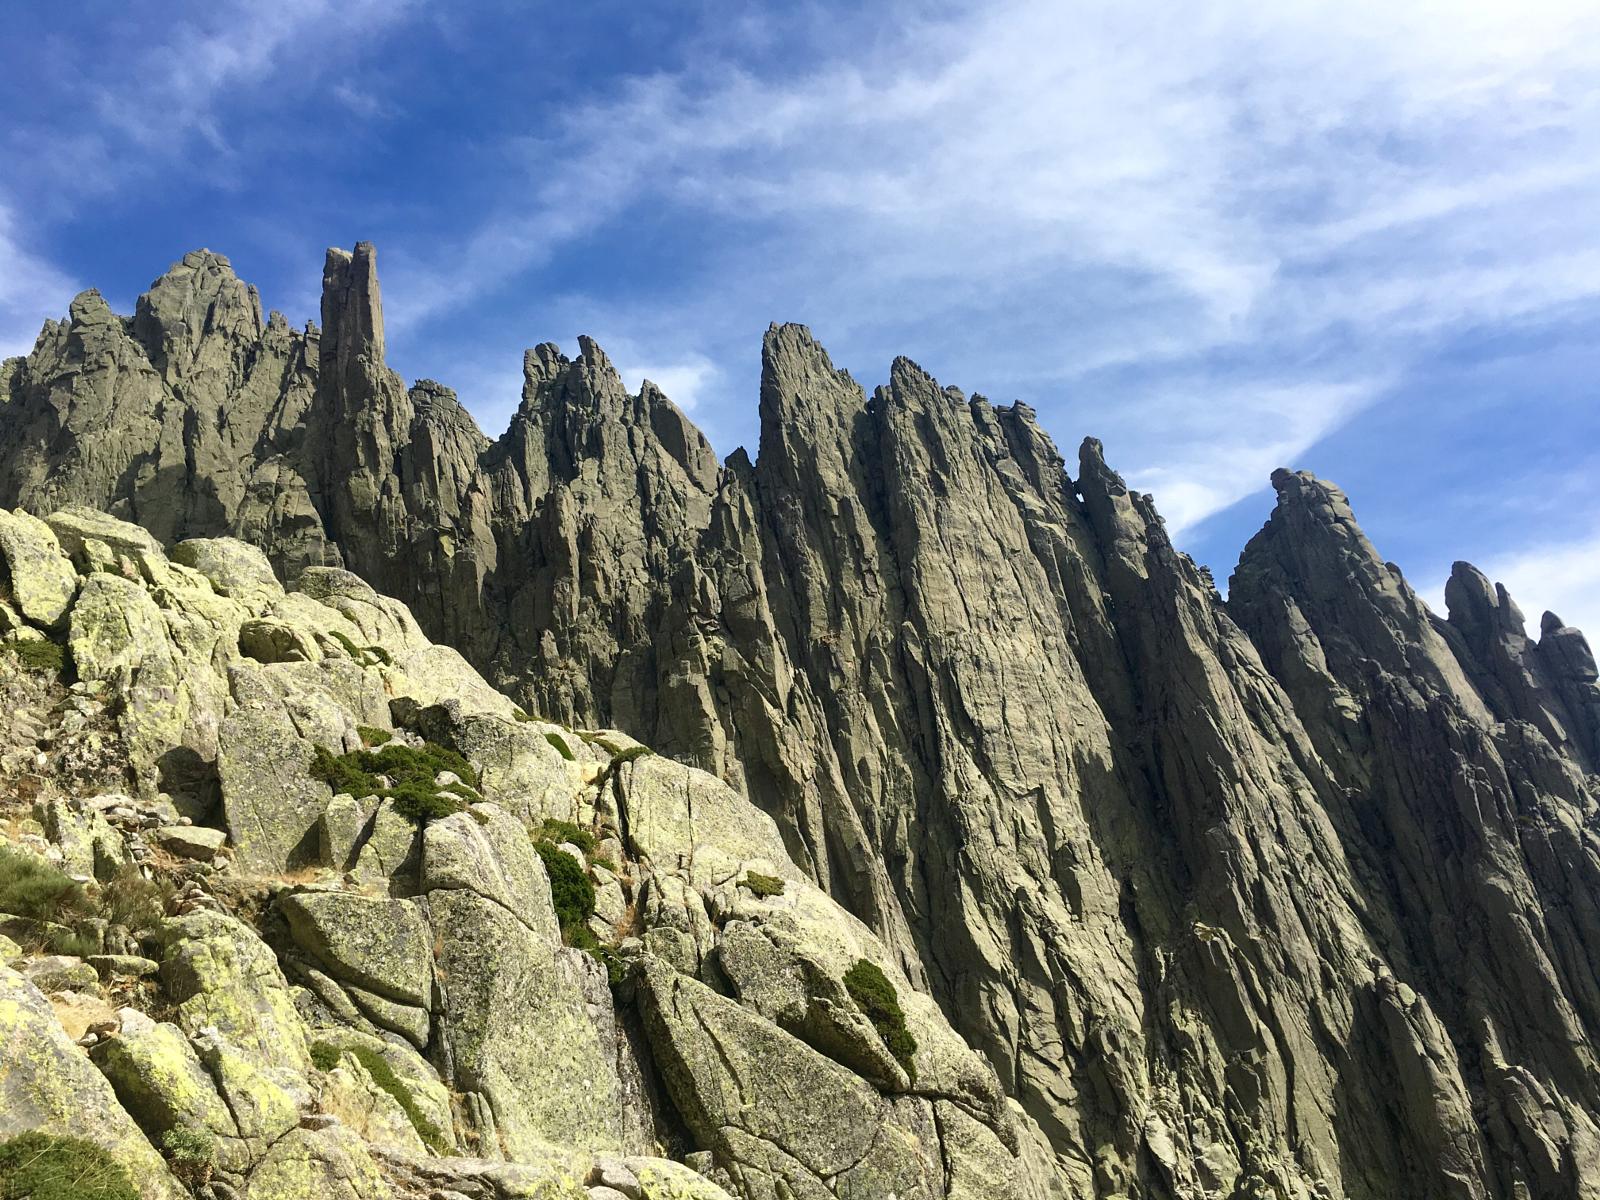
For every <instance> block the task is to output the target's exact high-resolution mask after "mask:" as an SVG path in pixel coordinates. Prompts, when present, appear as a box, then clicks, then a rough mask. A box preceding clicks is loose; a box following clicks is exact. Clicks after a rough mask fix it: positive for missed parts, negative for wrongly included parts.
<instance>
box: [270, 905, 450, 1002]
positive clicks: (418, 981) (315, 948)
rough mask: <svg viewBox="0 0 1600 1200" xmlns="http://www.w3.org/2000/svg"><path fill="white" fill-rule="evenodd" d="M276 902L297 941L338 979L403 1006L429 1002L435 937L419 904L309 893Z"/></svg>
mask: <svg viewBox="0 0 1600 1200" xmlns="http://www.w3.org/2000/svg"><path fill="white" fill-rule="evenodd" d="M278 904H279V907H280V908H281V909H282V910H283V914H284V916H285V917H287V918H288V921H289V928H290V930H291V931H292V932H293V934H294V936H295V940H296V941H298V942H299V943H300V945H301V946H303V947H304V948H305V949H306V950H308V951H309V952H310V953H311V954H313V955H314V956H315V957H316V958H317V959H318V961H319V962H321V963H322V964H323V966H324V967H325V968H326V969H327V970H328V971H329V972H330V973H331V974H333V975H334V976H335V977H336V978H340V979H344V980H347V981H348V982H350V983H352V984H355V985H357V986H359V987H361V988H364V989H366V990H368V991H373V992H377V993H378V994H380V995H383V996H386V997H388V998H389V999H391V1000H394V1001H397V1002H398V1003H401V1004H409V1005H413V1006H422V1007H427V1006H428V1005H429V1003H430V1002H431V1000H432V997H433V963H432V956H431V953H430V949H431V943H432V938H431V936H430V934H429V931H428V926H427V922H426V921H425V920H424V919H423V916H422V913H421V911H420V910H419V908H418V906H417V905H416V903H415V902H413V901H410V900H391V899H387V898H379V897H372V896H363V895H360V894H358V893H355V892H333V891H307V892H291V893H288V894H286V895H284V896H282V897H280V898H279V901H278Z"/></svg>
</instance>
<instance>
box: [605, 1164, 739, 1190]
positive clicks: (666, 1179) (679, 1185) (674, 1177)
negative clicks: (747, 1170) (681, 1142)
mask: <svg viewBox="0 0 1600 1200" xmlns="http://www.w3.org/2000/svg"><path fill="white" fill-rule="evenodd" d="M624 1165H625V1166H626V1167H627V1168H628V1170H629V1171H631V1172H632V1173H633V1176H634V1178H635V1179H637V1180H638V1183H639V1200H732V1198H731V1197H730V1196H729V1195H728V1193H727V1192H725V1191H723V1190H722V1188H720V1187H718V1186H717V1185H716V1184H714V1183H712V1182H711V1181H710V1180H709V1179H707V1178H706V1177H705V1176H703V1175H701V1174H699V1173H698V1172H696V1171H691V1170H690V1169H689V1168H688V1167H686V1166H684V1165H683V1164H682V1163H676V1162H673V1161H672V1160H671V1159H666V1158H629V1159H626V1160H624Z"/></svg>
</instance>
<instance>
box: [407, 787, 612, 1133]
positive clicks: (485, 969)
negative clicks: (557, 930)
mask: <svg viewBox="0 0 1600 1200" xmlns="http://www.w3.org/2000/svg"><path fill="white" fill-rule="evenodd" d="M456 819H458V818H451V820H456ZM466 819H467V820H469V821H470V820H471V818H470V817H467V818H466ZM428 907H429V912H430V914H431V917H432V922H433V929H434V934H435V937H436V939H437V946H438V952H437V955H436V962H437V964H438V973H439V989H440V992H441V993H442V1001H441V1008H440V1012H439V1021H440V1031H439V1036H440V1039H441V1041H442V1043H443V1045H444V1046H445V1048H446V1052H447V1054H448V1059H449V1061H450V1063H451V1064H452V1068H453V1079H452V1082H453V1085H454V1086H455V1087H456V1088H457V1089H458V1090H462V1091H473V1092H476V1093H478V1094H479V1095H481V1096H482V1097H483V1098H484V1100H485V1101H486V1103H487V1104H488V1105H489V1107H490V1109H491V1110H492V1112H493V1114H494V1123H495V1128H496V1130H497V1131H498V1135H499V1138H500V1141H501V1143H502V1144H503V1145H504V1147H505V1149H506V1151H507V1152H508V1154H509V1155H510V1157H511V1158H513V1159H519V1158H521V1157H522V1156H523V1154H524V1153H525V1152H528V1151H529V1150H530V1149H531V1148H533V1147H535V1146H536V1145H537V1143H539V1142H541V1141H543V1142H561V1143H567V1144H572V1145H577V1146H589V1147H594V1148H606V1147H615V1146H618V1145H619V1144H620V1142H621V1136H622V1134H621V1112H620V1107H619V1096H618V1093H619V1087H618V1082H617V1078H616V1069H615V1066H614V1065H613V1062H612V1059H611V1053H610V1051H609V1049H608V1048H607V1047H604V1046H602V1045H601V1044H600V1041H599V1037H598V1035H597V1033H596V1030H595V1027H594V1024H593V1023H592V1022H591V1021H590V1019H589V1017H588V1014H587V1011H586V1009H585V1004H584V994H583V988H582V984H581V981H580V979H579V977H578V976H577V974H576V972H575V970H574V968H573V967H572V966H571V965H570V964H569V963H568V962H567V961H566V959H565V955H564V952H563V951H562V950H561V945H560V942H559V940H557V939H555V938H553V937H552V936H550V934H549V932H548V931H546V930H544V929H540V928H537V927H533V926H530V925H529V924H528V923H527V922H525V921H524V920H523V919H522V918H521V916H520V915H519V910H513V909H507V908H505V907H504V906H502V905H501V904H499V903H497V902H496V901H494V900H492V899H489V898H487V897H485V896H482V895H479V894H478V893H476V892H473V891H470V890H467V889H465V888H440V889H437V890H434V891H430V892H429V893H428ZM545 912H546V915H545V916H544V917H543V919H542V921H541V922H540V923H541V924H544V923H546V922H549V921H550V918H549V916H548V908H547V909H546V910H545Z"/></svg>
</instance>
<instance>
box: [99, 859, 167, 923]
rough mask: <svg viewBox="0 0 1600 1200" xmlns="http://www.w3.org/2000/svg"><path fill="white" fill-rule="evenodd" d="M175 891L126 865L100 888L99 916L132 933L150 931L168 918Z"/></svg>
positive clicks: (118, 869) (165, 882) (160, 881)
mask: <svg viewBox="0 0 1600 1200" xmlns="http://www.w3.org/2000/svg"><path fill="white" fill-rule="evenodd" d="M175 890H176V889H174V888H173V886H172V884H171V883H170V882H169V881H167V880H165V879H160V880H157V879H146V878H145V877H144V875H143V873H142V872H140V870H139V868H138V867H136V866H134V865H133V864H132V863H126V864H124V865H123V866H121V867H118V868H117V873H116V874H115V875H113V876H112V877H111V878H110V879H108V880H106V882H104V883H102V884H101V885H100V894H99V896H98V897H97V901H96V902H97V905H98V907H99V909H100V915H101V916H103V917H105V919H106V920H107V921H109V922H111V924H113V925H121V926H123V927H125V928H126V929H128V930H130V931H131V932H133V933H139V932H140V931H142V930H145V929H149V928H151V927H152V926H153V925H155V924H156V922H158V921H160V920H161V919H162V918H163V917H165V916H166V915H167V903H168V901H170V900H171V899H172V894H173V892H174V891H175Z"/></svg>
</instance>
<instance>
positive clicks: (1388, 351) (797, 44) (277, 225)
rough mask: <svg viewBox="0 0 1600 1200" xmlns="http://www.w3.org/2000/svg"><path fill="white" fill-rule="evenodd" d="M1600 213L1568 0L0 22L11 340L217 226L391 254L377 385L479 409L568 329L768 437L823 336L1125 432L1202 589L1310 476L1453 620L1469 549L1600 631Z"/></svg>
mask: <svg viewBox="0 0 1600 1200" xmlns="http://www.w3.org/2000/svg"><path fill="white" fill-rule="evenodd" d="M863 7H866V8H868V9H869V10H870V11H866V12H863V11H861V9H862V8H863ZM575 10H576V11H575ZM1597 213H1600V6H1597V5H1595V4H1593V3H1592V2H1574V0H1565V2H1550V3H1544V2H1541V0H1525V2H1524V3H1521V4H1518V5H1515V6H1512V5H1505V4H1485V3H1474V2H1473V0H1456V2H1454V3H1432V2H1422V0H1389V2H1386V3H1369V2H1367V0H1347V2H1345V3H1338V4H1321V3H1304V4H1295V3H1284V2H1282V0H1275V2H1269V0H1220V2H1218V3H1215V4H1209V5H1191V6H1176V5H1170V4H1164V3H1142V2H1141V3H1132V2H1128V3H1114V4H1097V3H1081V4H1067V3H1061V2H1059V0H1056V2H1043V0H1017V2H1010V3H988V4H980V5H968V4H956V3H948V4H900V3H893V2H885V3H878V4H874V5H871V6H859V5H846V4H841V5H828V4H804V3H791V4H784V5H773V6H770V7H769V6H757V5H750V4H719V3H705V4H684V5H678V4H670V3H661V4H652V5H640V4H637V3H612V2H608V0H599V2H596V3H589V4H586V5H554V4H551V5H546V4H531V3H510V2H505V3H477V4H473V3H452V4H442V3H440V4H430V3H426V2H424V0H410V2H406V0H381V2H374V0H342V2H340V3H332V2H328V0H278V2H276V3H271V4H262V3H260V0H254V2H253V3H249V4H239V3H232V2H229V0H222V2H217V3H210V4H188V3H167V4H162V5H157V6H143V7H139V6H134V7H129V6H127V5H124V4H106V3H98V2H90V3H85V4H80V5H77V6H74V14H73V16H72V18H71V19H70V20H67V19H63V13H62V9H61V8H60V6H59V5H45V4H41V3H22V4H20V5H13V6H10V7H9V8H8V12H7V36H6V39H5V41H4V44H3V45H0V350H3V352H4V353H8V354H9V353H19V352H22V351H24V350H26V348H27V347H28V346H29V345H31V343H32V340H33V337H34V334H35V333H36V331H37V328H38V325H39V323H40V322H41V321H42V320H43V318H45V317H46V316H50V315H60V314H61V313H63V312H64V311H65V309H66V306H67V302H68V300H69V299H70V297H71V295H72V294H73V293H74V292H75V291H76V290H78V289H79V288H82V287H87V286H91V285H92V286H97V287H99V288H100V289H101V290H102V291H103V292H105V293H106V295H107V296H108V297H109V298H110V299H111V300H112V302H113V304H114V305H115V306H117V307H118V308H119V309H121V310H122V311H130V310H131V306H132V303H133V299H134V297H135V296H136V295H137V294H138V293H139V291H140V290H142V289H143V288H144V287H145V286H147V285H148V284H149V282H150V281H151V280H152V279H153V278H154V277H155V276H156V275H158V274H159V273H160V272H161V271H162V270H164V269H165V268H166V266H167V265H168V264H169V263H170V262H172V261H173V260H175V259H176V258H178V257H179V256H180V255H181V254H182V253H183V252H184V251H185V250H188V249H192V248H194V247H197V246H208V247H210V248H211V249H213V250H218V251H221V252H223V253H226V254H228V255H229V256H230V257H232V259H233V261H234V264H235V267H236V268H237V269H238V270H239V272H240V274H241V275H243V276H244V277H245V278H247V279H249V280H250V281H252V282H254V283H256V284H258V285H259V286H260V287H261V290H262V293H263V296H264V298H265V301H266V303H267V304H268V306H270V307H275V308H279V309H281V310H283V311H284V312H286V313H287V314H288V315H289V317H290V318H291V319H292V320H296V321H299V320H304V319H306V318H308V317H311V316H314V315H315V312H316V304H317V289H318V285H319V281H320V269H321V258H322V250H323V248H324V247H326V246H328V245H342V246H349V245H351V244H352V243H354V242H355V241H357V240H360V239H367V240H371V241H374V242H375V243H377V245H378V249H379V264H380V272H381V275H382V279H383V286H384V296H385V302H386V311H387V314H388V321H389V353H390V361H391V363H392V365H394V366H395V368H396V369H397V370H399V371H400V372H401V373H402V374H403V375H405V376H406V377H407V378H408V379H414V378H418V377H422V376H429V377H433V378H436V379H439V380H441V381H442V382H444V383H447V384H449V385H451V386H453V387H455V388H456V389H457V390H458V391H459V393H460V394H461V396H462V399H463V400H464V401H465V402H466V404H467V405H468V407H469V408H471V409H472V411H473V412H474V414H475V415H476V416H477V417H478V419H479V421H480V423H481V424H482V425H483V426H484V428H485V430H486V431H487V432H489V433H490V434H491V435H494V434H498V433H499V432H500V431H501V430H502V429H503V428H504V425H505V421H506V419H507V417H508V416H509V414H510V412H511V410H512V409H513V408H514V407H515V404H516V401H517V391H518V386H519V377H520V363H521V350H522V349H523V348H524V347H525V346H528V345H532V344H534V343H535V342H539V341H547V340H554V341H558V342H560V343H561V344H563V346H565V347H566V348H567V349H568V350H569V352H571V351H572V349H573V347H574V345H575V340H576V336H577V335H578V334H579V333H580V332H582V333H590V334H592V335H594V336H595V337H596V338H597V339H599V341H600V342H601V344H602V345H603V346H605V347H606V348H607V350H608V351H609V352H610V354H611V356H612V357H613V359H614V360H616V361H617V363H618V364H619V365H620V366H621V367H622V368H623V370H624V374H625V375H626V376H627V377H628V378H629V380H630V382H631V383H634V384H637V382H638V380H639V378H640V377H642V376H645V375H648V376H649V377H650V378H652V379H654V380H655V381H656V382H657V383H658V384H660V385H661V386H662V387H663V388H664V390H666V391H667V392H668V394H669V395H672V396H673V397H674V399H676V400H678V401H679V402H680V403H681V404H683V405H684V407H686V408H687V409H689V410H690V412H691V414H692V415H693V417H694V418H695V419H696V420H697V421H698V422H699V423H700V424H701V426H702V427H703V428H704V429H705V430H706V432H707V434H708V436H710V437H711V439H712V441H713V443H714V444H715V445H716V447H717V449H718V451H719V452H722V453H726V452H728V451H730V450H732V449H733V448H734V447H735V446H736V445H740V444H745V445H748V446H750V447H752V449H753V447H754V444H755V436H756V433H755V414H756V394H757V381H758V378H759V351H760V337H761V333H762V331H763V330H764V329H765V328H766V326H767V324H768V322H769V321H772V320H794V321H802V322H805V323H807V324H809V325H810V326H811V327H812V328H813V329H814V330H815V332H816V333H817V335H818V337H819V338H820V339H821V340H822V342H823V343H824V344H825V345H826V346H828V348H829V349H830V351H831V352H832V354H833V357H834V360H835V362H837V363H838V364H840V365H842V366H846V367H848V368H849V369H850V370H851V371H852V372H853V373H854V374H855V376H856V377H857V378H858V379H860V380H861V381H863V382H864V383H865V384H866V385H867V386H868V387H869V388H870V387H871V386H873V385H874V384H876V383H878V382H880V381H882V380H883V379H884V378H886V376H887V372H888V365H889V362H890V360H891V358H892V357H893V356H894V355H896V354H906V355H908V356H910V357H912V358H914V359H916V360H917V361H918V362H920V363H921V364H922V365H923V366H925V367H926V368H928V369H929V370H930V371H932V372H933V373H934V374H935V375H936V376H937V377H938V378H939V379H940V380H941V381H943V382H945V383H952V384H956V385H958V386H960V387H962V388H964V389H966V390H968V391H969V392H972V391H976V392H981V393H983V394H984V395H987V396H989V397H990V398H991V399H994V400H997V401H1000V402H1009V401H1010V400H1012V399H1018V398H1020V399H1023V400H1026V401H1027V402H1028V403H1030V404H1031V405H1033V406H1034V407H1035V408H1037V409H1038V410H1039V412H1040V415H1041V419H1042V420H1043V422H1044V424H1045V426H1046V428H1047V429H1048V430H1049V431H1050V432H1051V433H1052V434H1053V435H1054V436H1055V437H1056V440H1057V442H1058V444H1060V445H1061V447H1062V449H1063V451H1064V452H1065V453H1066V454H1067V456H1068V459H1069V462H1070V461H1072V459H1073V456H1074V453H1075V449H1076V446H1077V443H1078V440H1079V439H1080V438H1081V437H1083V436H1084V435H1086V434H1093V435H1095V436H1098V437H1100V438H1102V439H1103V440H1104V441H1105V443H1106V447H1107V453H1108V457H1109V458H1110V460H1111V461H1112V463H1113V465H1115V466H1117V467H1118V468H1119V469H1120V470H1121V471H1122V472H1123V473H1124V474H1125V475H1127V476H1128V478H1129V480H1130V482H1131V483H1132V484H1133V485H1134V486H1137V487H1141V488H1144V489H1147V490H1150V491H1153V492H1154V493H1155V495H1156V499H1157V503H1158V505H1159V506H1160V508H1161V510H1162V511H1163V512H1164V513H1165V514H1166V516H1167V518H1168V521H1169V524H1170V525H1171V527H1172V529H1173V532H1174V536H1175V538H1176V540H1177V541H1178V543H1179V544H1180V545H1181V546H1182V547H1184V548H1185V549H1187V550H1189V551H1190V552H1191V553H1193V554H1194V555H1195V556H1196V557H1197V558H1199V559H1200V560H1201V561H1204V562H1206V563H1208V564H1209V565H1211V566H1212V568H1213V569H1214V570H1215V572H1216V574H1217V576H1218V578H1219V581H1220V580H1224V579H1225V578H1226V576H1227V574H1228V572H1229V571H1230V570H1231V568H1232V565H1233V563H1234V561H1235V560H1236V557H1237V554H1238V550H1239V548H1240V547H1241V546H1242V545H1243V543H1244V541H1245V540H1246V539H1247V538H1248V537H1249V535H1250V534H1251V533H1252V532H1253V531H1254V530H1255V529H1256V528H1257V527H1259V525H1260V523H1261V521H1262V520H1263V519H1264V518H1265V516H1266V514H1267V513H1268V511H1270V508H1271V503H1272V500H1271V493H1270V489H1269V488H1268V487H1267V476H1268V474H1269V472H1270V471H1271V469H1272V468H1273V467H1275V466H1278V465H1288V466H1293V467H1299V468H1307V469H1310V470H1313V471H1315V472H1317V473H1318V474H1320V475H1323V476H1325V477H1328V478H1331V479H1333V480H1335V481H1337V482H1338V483H1339V484H1340V485H1341V486H1342V487H1343V488H1344V489H1345V490H1346V491H1347V492H1349V493H1350V495H1351V498H1352V501H1353V502H1354V504H1355V506H1356V512H1357V515H1358V516H1359V517H1360V519H1361V520H1362V522H1363V524H1364V525H1365V526H1366V528H1367V531H1368V532H1369V534H1371V535H1372V537H1373V539H1374V541H1375V542H1376V543H1377V545H1378V547H1379V549H1380V551H1381V552H1382V553H1384V554H1385V555H1386V556H1388V557H1389V558H1391V559H1392V560H1394V561H1396V562H1398V563H1400V564H1401V566H1402V567H1404V568H1405V570H1406V572H1407V574H1408V576H1409V577H1410V578H1411V579H1412V581H1413V582H1414V583H1415V584H1416V585H1417V586H1418V588H1419V590H1421V591H1422V592H1423V593H1424V594H1425V595H1426V596H1428V597H1430V599H1431V600H1435V601H1436V600H1437V598H1438V597H1439V596H1440V594H1441V592H1442V584H1443V580H1444V578H1445V576H1446V575H1447V573H1448V571H1449V564H1450V562H1451V561H1452V560H1453V559H1455V558H1468V559H1470V560H1472V561H1474V562H1476V563H1478V564H1479V565H1480V566H1482V567H1484V568H1485V569H1486V570H1488V571H1489V572H1490V574H1492V575H1494V576H1496V577H1497V578H1501V579H1504V580H1505V581H1506V582H1507V583H1508V584H1509V585H1510V586H1511V588H1512V591H1513V593H1514V595H1516V596H1517V598H1518V599H1519V601H1520V602H1521V604H1522V606H1523V608H1524V609H1525V610H1526V611H1527V613H1528V615H1529V617H1530V619H1531V620H1532V621H1534V622H1536V621H1537V618H1538V614H1539V612H1540V611H1541V610H1542V609H1543V608H1545V607H1552V608H1555V609H1556V611H1558V612H1559V613H1560V614H1561V615H1562V616H1563V617H1564V618H1565V619H1566V620H1568V621H1569V622H1571V623H1573V624H1578V625H1587V626H1589V627H1591V628H1593V629H1594V630H1595V631H1596V632H1600V520H1597V518H1600V488H1597V487H1596V479H1597V471H1596V467H1597V466H1600V436H1597V435H1600V382H1597V381H1600V338H1597V337H1596V330H1597V326H1600V222H1597V221H1596V214H1597Z"/></svg>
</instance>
